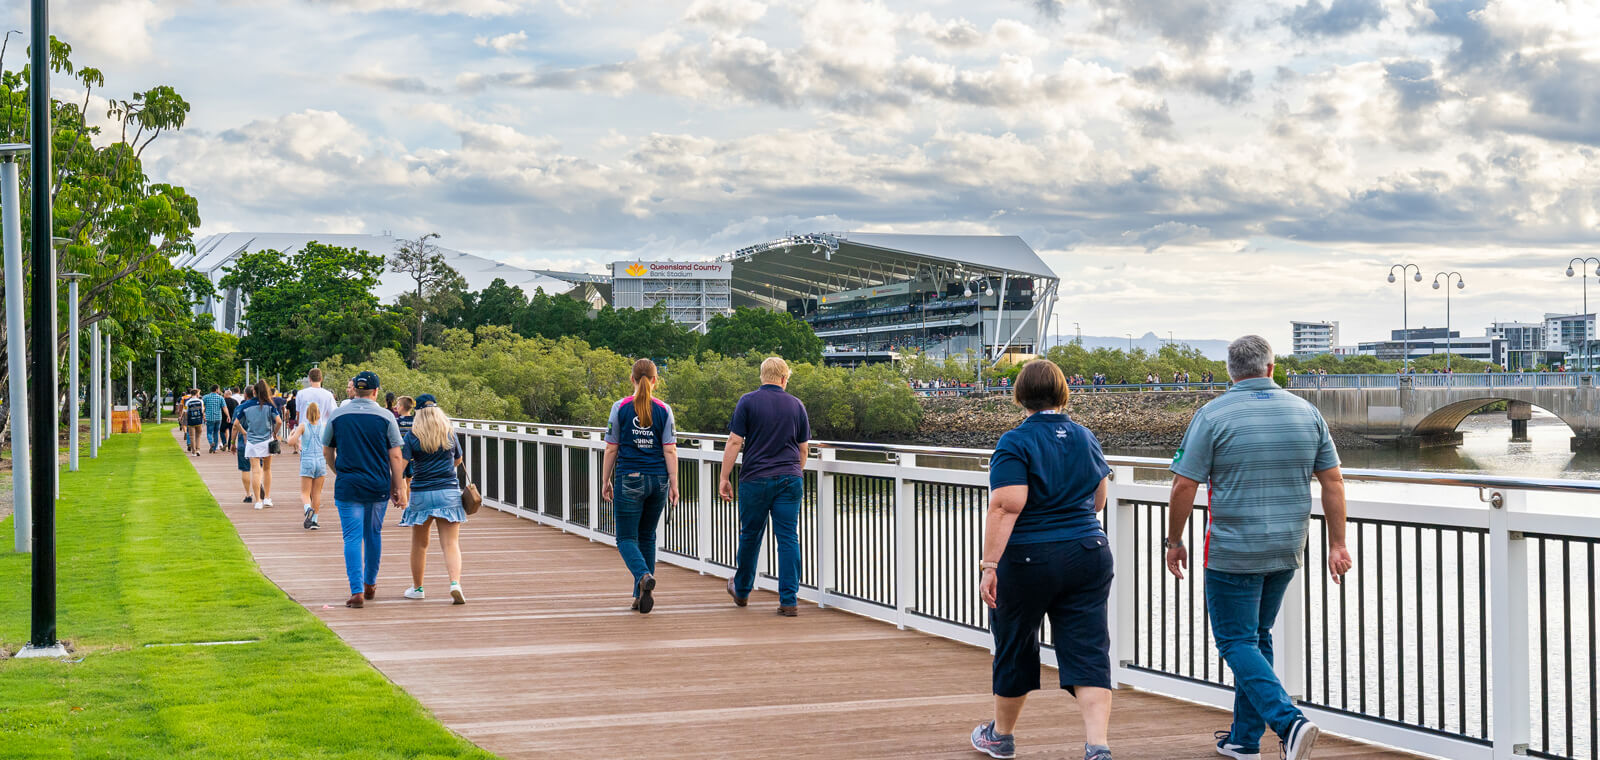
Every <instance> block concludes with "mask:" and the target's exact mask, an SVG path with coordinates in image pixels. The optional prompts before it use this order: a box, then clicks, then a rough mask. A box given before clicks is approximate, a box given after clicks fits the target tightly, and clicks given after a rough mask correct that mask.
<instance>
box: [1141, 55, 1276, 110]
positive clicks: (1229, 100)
mask: <svg viewBox="0 0 1600 760" xmlns="http://www.w3.org/2000/svg"><path fill="white" fill-rule="evenodd" d="M1129 73H1130V74H1132V76H1133V78H1134V80H1135V81H1137V82H1140V83H1141V84H1149V85H1155V86H1162V87H1179V88H1182V89H1187V90H1191V91H1193V92H1197V93H1199V94H1201V95H1205V96H1206V97H1209V98H1212V99H1214V100H1216V101H1217V102H1219V103H1226V104H1230V105H1231V104H1234V103H1239V102H1242V101H1246V100H1249V99H1250V96H1251V89H1252V87H1253V85H1254V84H1255V75H1254V74H1252V73H1251V72H1249V71H1239V72H1235V71H1234V70H1233V69H1231V68H1228V67H1227V66H1222V65H1215V64H1210V63H1207V62H1204V61H1195V62H1191V63H1185V62H1182V61H1173V60H1171V59H1168V58H1165V57H1163V58H1162V59H1160V60H1157V61H1156V62H1155V63H1152V64H1150V65H1148V66H1142V67H1139V68H1136V69H1134V70H1133V71H1131V72H1129Z"/></svg>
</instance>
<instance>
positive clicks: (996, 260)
mask: <svg viewBox="0 0 1600 760" xmlns="http://www.w3.org/2000/svg"><path fill="white" fill-rule="evenodd" d="M719 260H721V261H731V262H733V263H734V268H733V290H734V295H735V302H736V303H737V304H738V305H741V306H743V305H750V304H760V305H764V306H768V307H780V306H782V305H783V302H784V301H786V300H788V299H791V298H814V297H816V296H818V295H822V294H827V293H837V292H840V291H845V290H855V289H857V288H866V287H872V286H874V285H883V284H887V283H891V282H898V281H902V280H908V279H912V278H915V277H917V276H932V277H935V278H938V279H944V280H946V281H949V280H958V279H962V278H971V279H975V278H980V277H994V278H999V277H1004V276H1011V277H1032V278H1036V279H1044V280H1055V279H1057V277H1056V274H1055V272H1054V271H1052V270H1051V269H1050V267H1049V266H1048V265H1046V264H1045V263H1044V260H1043V259H1040V258H1039V254H1037V253H1035V252H1034V250H1033V249H1032V248H1030V247H1029V246H1028V244H1027V243H1025V242H1023V240H1022V238H1020V237H1017V236H1015V235H897V234H886V233H876V232H835V233H820V234H811V235H791V236H789V237H786V238H780V239H778V240H774V241H771V242H768V243H762V244H760V245H755V246H751V247H749V248H744V249H741V250H738V251H735V252H733V253H731V254H728V255H726V256H722V257H720V259H719Z"/></svg>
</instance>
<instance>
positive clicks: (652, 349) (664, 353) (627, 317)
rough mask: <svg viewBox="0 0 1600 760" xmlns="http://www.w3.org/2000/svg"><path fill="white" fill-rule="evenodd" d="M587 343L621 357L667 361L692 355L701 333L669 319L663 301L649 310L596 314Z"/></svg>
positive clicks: (608, 308)
mask: <svg viewBox="0 0 1600 760" xmlns="http://www.w3.org/2000/svg"><path fill="white" fill-rule="evenodd" d="M589 342H590V343H593V344H594V345H596V346H601V347H604V348H609V349H611V350H612V351H616V352H617V353H619V354H622V355H624V356H632V357H635V358H648V359H656V360H658V361H660V360H667V359H680V358H687V357H689V356H693V355H694V353H695V347H696V346H697V345H698V344H699V342H700V336H699V335H698V334H696V333H695V332H694V331H693V330H689V329H687V328H685V327H684V326H683V325H680V324H678V323H677V322H674V321H672V317H670V316H668V315H667V307H666V304H662V303H658V304H656V305H655V306H652V307H650V308H648V309H614V308H612V307H610V306H607V307H605V308H604V309H601V310H600V311H599V313H597V314H595V317H594V320H593V323H592V324H591V325H590V328H589Z"/></svg>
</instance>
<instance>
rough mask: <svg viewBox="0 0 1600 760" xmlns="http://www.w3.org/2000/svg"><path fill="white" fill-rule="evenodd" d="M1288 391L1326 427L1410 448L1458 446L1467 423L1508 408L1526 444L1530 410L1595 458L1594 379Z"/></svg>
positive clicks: (1327, 378) (1328, 381)
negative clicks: (1503, 405) (1554, 420)
mask: <svg viewBox="0 0 1600 760" xmlns="http://www.w3.org/2000/svg"><path fill="white" fill-rule="evenodd" d="M1289 389H1290V390H1291V391H1292V392H1294V393H1295V394H1297V395H1299V396H1300V397H1302V398H1304V399H1306V400H1307V401H1310V402H1311V403H1312V404H1314V405H1315V406H1316V407H1317V408H1318V409H1319V410H1321V411H1322V416H1323V417H1324V418H1326V419H1327V421H1328V424H1329V425H1331V426H1333V427H1337V428H1341V429H1344V430H1348V431H1351V432H1354V433H1357V434H1360V435H1363V436H1366V437H1368V438H1371V439H1373V440H1380V441H1392V442H1396V443H1398V444H1400V445H1407V446H1449V445H1454V444H1458V443H1460V442H1461V434H1460V433H1459V432H1457V431H1456V427H1457V426H1458V425H1460V424H1461V422H1462V420H1465V419H1466V418H1467V416H1468V415H1470V414H1472V413H1473V412H1476V411H1478V410H1480V409H1482V408H1484V407H1486V406H1489V405H1490V404H1494V403H1496V402H1501V401H1503V402H1507V404H1508V405H1509V411H1508V416H1509V417H1510V419H1511V421H1512V433H1513V440H1517V439H1519V438H1522V439H1525V438H1526V436H1527V424H1528V420H1529V419H1530V418H1531V417H1532V413H1533V407H1539V408H1541V409H1544V410H1546V411H1548V412H1550V413H1551V414H1554V415H1555V416H1557V417H1559V418H1561V421H1562V422H1565V423H1566V424H1567V426H1568V427H1570V428H1572V432H1573V438H1572V450H1573V451H1580V450H1590V451H1592V450H1600V389H1597V388H1596V387H1595V376H1594V375H1588V374H1583V375H1579V374H1565V373H1559V374H1558V373H1504V374H1492V375H1323V376H1316V375H1305V376H1298V377H1294V378H1291V381H1290V383H1289Z"/></svg>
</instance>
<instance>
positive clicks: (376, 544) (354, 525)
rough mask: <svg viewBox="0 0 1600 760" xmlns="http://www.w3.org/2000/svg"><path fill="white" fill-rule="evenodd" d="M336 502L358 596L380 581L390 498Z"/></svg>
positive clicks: (346, 566) (348, 572)
mask: <svg viewBox="0 0 1600 760" xmlns="http://www.w3.org/2000/svg"><path fill="white" fill-rule="evenodd" d="M241 450H242V449H241ZM333 506H335V507H337V508H338V510H339V532H340V533H342V534H343V535H344V574H345V576H346V577H348V578H349V579H350V594H351V595H352V596H354V595H356V594H359V593H361V587H362V585H363V584H365V585H368V586H372V585H376V584H377V583H378V560H380V559H382V556H383V516H384V514H385V513H387V512H388V511H389V500H388V499H384V500H383V501H372V502H366V501H340V500H338V499H334V501H333ZM363 555H364V556H363Z"/></svg>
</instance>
